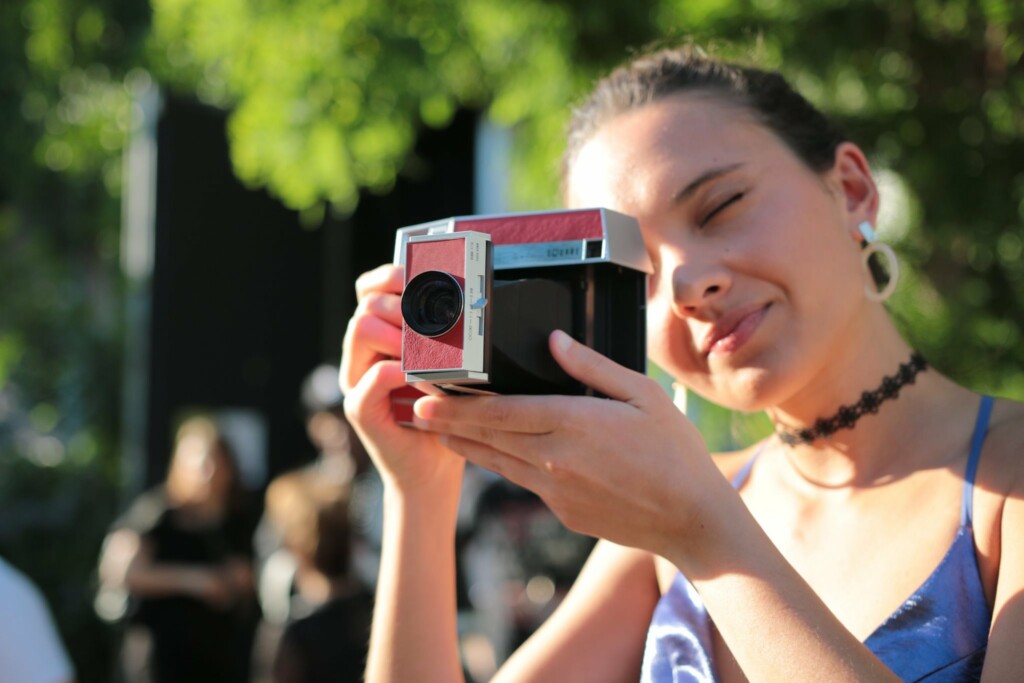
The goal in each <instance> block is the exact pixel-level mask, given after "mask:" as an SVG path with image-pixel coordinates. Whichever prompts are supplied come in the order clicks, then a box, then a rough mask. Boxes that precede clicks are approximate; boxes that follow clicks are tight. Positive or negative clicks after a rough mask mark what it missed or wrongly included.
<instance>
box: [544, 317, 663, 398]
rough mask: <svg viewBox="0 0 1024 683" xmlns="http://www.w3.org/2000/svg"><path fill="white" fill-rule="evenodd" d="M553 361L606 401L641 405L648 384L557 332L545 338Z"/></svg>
mask: <svg viewBox="0 0 1024 683" xmlns="http://www.w3.org/2000/svg"><path fill="white" fill-rule="evenodd" d="M548 346H549V347H550V349H551V355H552V356H554V358H555V361H556V362H557V363H558V364H559V365H560V366H562V369H563V370H565V371H566V372H567V373H568V374H569V375H570V376H572V377H573V378H575V379H577V380H579V381H580V382H583V383H584V384H586V385H587V386H588V387H591V388H592V389H594V390H595V391H599V392H601V393H602V394H604V395H605V396H608V397H609V398H614V399H617V400H619V401H625V402H627V403H634V404H637V403H643V402H644V400H643V399H644V397H646V396H647V393H648V385H649V384H650V380H649V379H648V378H647V377H646V376H645V375H641V374H640V373H639V372H634V371H633V370H630V369H628V368H625V367H623V366H621V365H619V364H618V363H616V362H615V361H613V360H611V359H610V358H608V357H607V356H602V355H601V354H600V353H598V352H597V351H595V350H593V349H592V348H590V347H588V346H586V345H584V344H580V343H579V342H578V341H576V340H575V339H573V338H572V337H570V336H569V335H568V334H566V333H565V332H563V331H561V330H555V331H554V332H552V333H551V336H550V337H548Z"/></svg>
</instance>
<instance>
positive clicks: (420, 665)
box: [366, 479, 462, 683]
mask: <svg viewBox="0 0 1024 683" xmlns="http://www.w3.org/2000/svg"><path fill="white" fill-rule="evenodd" d="M452 484H454V486H455V488H454V490H452ZM458 484H459V480H458V479H454V480H453V481H449V482H447V485H446V482H439V486H436V487H431V488H427V487H422V488H420V489H419V490H416V491H410V492H408V493H402V492H400V491H396V490H394V489H389V490H386V491H385V502H384V543H383V548H382V553H381V567H380V573H379V575H378V579H377V601H376V604H375V606H374V612H373V627H372V632H371V635H370V652H369V656H368V658H367V667H366V680H368V681H423V683H432V682H434V681H437V682H450V681H461V680H462V668H461V666H460V663H459V656H458V640H457V638H458V636H457V629H456V609H457V605H456V597H455V515H456V510H457V502H458V499H459V491H458V488H457V487H458ZM439 502H443V503H444V504H441V505H439V504H438V503H439Z"/></svg>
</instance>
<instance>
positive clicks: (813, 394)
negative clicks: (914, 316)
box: [341, 49, 1024, 681]
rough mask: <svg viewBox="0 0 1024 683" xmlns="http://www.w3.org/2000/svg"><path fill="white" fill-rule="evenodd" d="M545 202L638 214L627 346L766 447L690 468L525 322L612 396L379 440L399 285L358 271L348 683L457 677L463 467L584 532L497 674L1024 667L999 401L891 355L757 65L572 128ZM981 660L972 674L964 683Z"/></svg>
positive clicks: (1016, 411) (730, 675) (654, 79)
mask: <svg viewBox="0 0 1024 683" xmlns="http://www.w3.org/2000/svg"><path fill="white" fill-rule="evenodd" d="M565 200H566V203H567V205H568V206H570V207H590V206H605V207H609V208H612V209H615V210H617V211H620V212H623V213H627V214H630V215H633V216H635V217H636V218H637V219H638V220H639V223H640V227H641V230H642V232H643V235H644V240H645V244H646V246H647V249H648V252H649V254H650V257H651V260H652V262H653V264H654V270H655V272H654V274H653V276H652V277H651V280H650V293H649V305H648V323H649V324H648V338H649V352H650V356H651V358H652V359H653V360H654V361H655V362H657V363H658V365H659V366H661V367H662V368H664V369H665V370H667V371H668V372H669V373H671V374H672V375H673V376H674V377H675V378H676V379H677V380H678V381H679V382H681V383H683V384H684V385H686V386H687V387H688V388H689V389H691V390H693V391H696V392H698V393H699V394H701V395H702V396H705V397H707V398H708V399H710V400H712V401H715V402H717V403H719V404H721V405H724V406H728V407H729V408H732V409H736V410H742V411H756V410H766V411H767V412H768V414H769V416H770V417H771V418H772V420H773V422H774V423H775V426H776V434H775V435H773V436H771V437H769V438H767V439H765V440H764V441H763V442H761V443H759V444H756V445H755V446H753V447H751V448H749V449H747V450H745V451H743V452H740V453H735V454H727V455H722V456H720V457H716V458H712V457H711V456H710V455H709V453H708V452H707V449H706V447H705V446H704V443H703V441H702V439H701V436H700V434H699V433H698V432H697V430H696V429H695V428H694V426H693V425H692V424H691V423H689V422H688V421H687V420H686V418H685V417H684V416H683V415H682V414H680V413H679V411H678V410H676V408H675V407H674V406H673V404H672V402H671V401H670V400H669V398H668V396H666V395H665V392H664V391H663V390H662V389H661V388H660V387H659V386H658V385H656V384H655V383H654V382H653V381H652V380H650V379H648V378H646V377H644V376H642V375H640V374H637V373H634V372H631V371H628V370H625V369H623V368H622V367H619V366H617V365H615V364H614V363H612V362H611V361H609V360H608V359H606V358H603V357H601V356H599V355H598V354H596V353H594V352H593V351H591V350H589V349H587V348H586V347H584V346H582V345H580V344H577V343H576V342H574V341H572V340H571V339H569V338H568V337H567V336H566V335H565V334H563V333H560V332H555V333H554V334H552V335H551V339H550V348H551V353H552V354H553V355H554V357H555V359H556V360H557V361H558V363H559V364H560V365H561V366H562V367H564V368H565V370H566V371H567V372H568V373H569V374H571V375H573V376H575V377H576V378H578V379H580V380H581V381H583V382H584V383H586V384H588V385H590V386H592V387H594V388H595V389H597V390H599V391H600V392H602V393H603V394H605V395H607V396H609V397H611V400H608V399H597V398H588V397H572V398H566V397H544V396H541V397H536V396H533V397H524V396H503V397H473V398H464V397H460V398H434V397H431V398H424V399H421V400H419V401H418V402H417V404H416V407H415V412H416V416H417V422H418V425H419V429H407V428H402V427H398V426H396V425H395V424H394V422H393V421H392V420H391V417H390V410H389V404H388V392H389V391H390V390H391V389H394V388H395V387H398V386H400V385H401V384H402V378H403V375H402V373H401V372H400V369H399V364H398V363H397V362H396V361H395V360H393V359H394V358H396V357H398V356H399V355H400V342H399V327H400V324H401V314H400V311H399V292H400V289H401V283H402V278H401V273H400V272H398V271H397V270H396V269H395V268H393V267H390V266H385V267H382V268H379V269H377V270H374V271H372V272H370V273H367V274H365V275H364V276H362V277H361V278H360V279H359V281H358V282H357V285H356V287H357V290H358V294H359V300H360V304H359V307H358V310H357V312H356V314H355V316H354V318H353V319H352V321H351V323H350V326H349V329H348V333H347V335H346V341H345V353H344V362H343V366H342V373H341V381H342V384H343V386H344V387H345V390H346V393H347V396H348V398H347V399H346V409H347V411H348V412H349V415H350V416H351V419H352V422H353V424H354V425H355V426H356V428H357V430H358V431H359V432H360V435H361V436H362V438H363V441H364V443H366V444H367V445H368V446H369V447H370V451H371V453H372V455H373V457H374V459H375V461H376V463H377V466H378V467H379V468H380V470H381V472H382V474H383V477H384V479H385V481H386V508H385V510H386V521H385V526H386V530H385V534H386V536H385V548H384V561H383V566H382V570H381V576H380V583H379V592H378V598H377V606H376V613H375V623H374V628H373V637H372V642H371V653H370V660H369V668H368V680H372V681H412V680H415V681H455V680H460V679H461V673H460V666H459V660H458V654H457V647H456V640H455V638H456V635H455V634H456V629H455V597H454V566H453V562H454V560H453V529H454V527H455V511H456V502H457V497H458V491H459V481H460V477H461V473H462V467H463V462H464V461H465V460H470V461H472V462H474V463H477V464H479V465H482V466H483V467H486V468H489V469H491V470H494V471H496V472H498V473H500V474H502V475H504V476H506V477H507V478H509V479H510V480H512V481H514V482H516V483H518V484H521V485H523V486H525V487H527V488H529V489H532V490H533V491H535V492H537V493H538V494H539V495H540V496H541V497H543V499H544V500H545V501H546V502H547V503H548V505H549V506H550V507H551V508H552V509H553V510H554V511H555V513H556V514H557V515H558V516H559V517H560V518H561V519H562V521H563V522H564V523H565V524H566V525H567V526H569V527H570V528H573V529H575V530H577V531H580V532H583V533H586V534H591V535H594V536H597V537H600V538H601V539H604V540H602V541H601V542H600V543H599V544H598V546H597V548H596V549H595V551H594V554H593V555H592V557H591V559H590V560H589V561H588V563H587V565H586V566H585V567H584V569H583V571H582V572H581V574H580V577H579V579H578V580H577V583H576V585H575V586H574V588H573V590H572V592H571V593H570V594H569V596H568V597H567V598H566V600H565V601H564V602H563V604H562V606H561V607H560V608H559V610H558V611H557V612H556V613H555V615H553V616H552V617H551V619H550V620H549V621H548V622H547V623H546V624H545V625H544V626H543V627H542V628H541V630H540V631H538V632H537V634H535V636H534V637H533V638H532V639H531V640H530V641H528V642H527V643H526V644H525V645H524V646H523V647H522V648H521V649H520V650H519V651H518V652H517V653H516V654H515V655H514V656H513V657H512V658H511V659H510V660H509V661H508V662H507V663H506V665H505V667H504V668H503V669H502V670H501V672H500V673H499V674H498V676H497V678H496V679H495V680H501V681H630V680H637V678H638V676H639V677H641V678H642V680H649V681H705V680H719V681H742V680H753V681H897V680H930V681H940V680H941V681H950V680H955V681H960V680H977V679H978V678H979V677H981V678H983V679H984V680H985V681H1002V680H1011V679H1013V678H1014V677H1015V676H1019V675H1020V672H1022V671H1024V647H1022V645H1024V457H1022V454H1024V411H1022V409H1021V406H1020V405H1017V404H1013V403H1010V402H1008V401H1003V400H999V401H994V402H993V401H991V400H990V399H988V398H982V397H979V396H978V395H976V394H974V393H972V392H970V391H968V390H967V389H964V388H962V387H959V386H957V385H956V384H954V383H953V382H951V381H950V380H948V379H946V378H945V377H943V376H942V375H941V374H939V373H938V372H937V371H936V370H934V369H932V368H929V367H927V364H926V363H925V362H924V360H923V359H922V358H920V356H919V355H918V354H916V353H914V352H913V350H912V349H911V348H910V347H909V346H908V345H907V343H906V342H905V341H904V340H903V339H901V338H900V336H899V334H898V333H897V332H896V330H895V328H894V326H893V324H892V322H891V321H890V319H889V317H888V315H887V314H886V311H885V309H884V308H883V306H882V305H881V304H880V302H879V299H880V298H881V296H880V295H881V292H880V291H879V285H878V284H877V283H876V282H875V280H874V278H873V277H871V275H870V272H869V269H868V268H866V267H865V263H866V262H867V260H866V259H865V258H864V254H865V244H867V247H866V249H867V250H868V252H869V253H870V252H871V251H876V250H878V249H879V245H878V243H876V242H874V241H873V240H874V234H873V231H872V226H873V224H874V222H875V218H876V216H877V213H878V204H879V198H878V191H877V189H876V186H875V183H874V181H873V180H872V177H871V173H870V170H869V168H868V163H867V161H866V159H865V156H864V154H863V152H862V151H861V150H860V149H859V148H858V147H857V146H856V145H854V144H852V143H851V142H849V141H847V140H845V139H844V138H843V137H842V135H841V134H840V133H839V132H838V131H837V130H836V129H835V128H834V127H833V126H832V125H831V124H830V123H829V122H828V121H827V120H826V119H825V118H824V117H823V116H822V115H821V114H820V113H818V112H817V111H816V110H814V109H813V108H812V107H811V106H810V105H809V104H808V103H807V102H806V101H804V100H803V99H802V98H801V97H800V96H799V95H797V94H796V93H794V92H793V91H792V90H791V89H790V88H789V86H788V85H787V84H786V83H785V82H784V81H783V80H782V78H781V77H780V76H778V75H777V74H774V73H765V72H761V71H757V70H753V69H748V68H741V67H738V66H733V65H729V64H724V63H721V62H717V61H714V60H711V59H709V58H706V57H704V56H702V55H701V54H700V53H698V52H696V51H693V50H688V49H683V50H674V51H664V52H660V53H656V54H654V55H649V56H645V57H641V58H639V59H638V60H636V61H634V62H633V63H632V64H630V65H628V66H626V67H623V68H622V69H620V70H618V71H616V72H615V73H613V74H612V75H611V76H610V77H609V78H607V79H606V80H605V81H603V82H602V83H600V84H599V85H598V87H597V89H596V90H595V92H594V94H593V95H592V96H591V98H590V99H589V100H588V101H587V102H586V103H585V104H584V105H583V106H582V107H581V109H580V110H579V111H577V112H576V115H575V118H574V119H573V122H572V124H571V127H570V135H569V147H568V151H567V154H566V163H565ZM982 668H984V672H983V673H982Z"/></svg>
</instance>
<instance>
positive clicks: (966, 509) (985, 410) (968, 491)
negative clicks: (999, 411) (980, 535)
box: [960, 396, 992, 526]
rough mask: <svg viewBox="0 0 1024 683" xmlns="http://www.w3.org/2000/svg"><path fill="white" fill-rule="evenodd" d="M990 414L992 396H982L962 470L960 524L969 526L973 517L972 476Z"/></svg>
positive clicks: (974, 473)
mask: <svg viewBox="0 0 1024 683" xmlns="http://www.w3.org/2000/svg"><path fill="white" fill-rule="evenodd" d="M991 415H992V397H991V396H982V397H981V405H979V406H978V418H977V420H976V421H975V423H974V435H973V436H972V437H971V454H970V456H968V458H967V470H966V471H965V472H964V492H963V499H962V500H961V502H960V526H971V523H972V521H973V519H974V477H975V475H976V474H977V473H978V460H980V459H981V446H982V444H984V443H985V435H986V434H987V433H988V421H989V417H991Z"/></svg>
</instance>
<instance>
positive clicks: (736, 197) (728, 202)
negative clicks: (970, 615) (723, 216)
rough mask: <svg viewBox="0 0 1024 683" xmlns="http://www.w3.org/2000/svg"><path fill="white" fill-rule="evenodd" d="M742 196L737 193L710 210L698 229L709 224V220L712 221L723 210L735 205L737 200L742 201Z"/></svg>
mask: <svg viewBox="0 0 1024 683" xmlns="http://www.w3.org/2000/svg"><path fill="white" fill-rule="evenodd" d="M743 195H744V193H743V192H738V193H736V194H734V195H733V196H731V197H729V198H728V199H726V200H725V201H724V202H722V203H721V204H719V205H718V206H716V207H715V208H714V209H712V210H711V212H710V213H709V214H707V215H706V216H704V219H703V220H702V221H701V222H700V227H702V228H703V227H704V226H705V225H707V224H708V223H710V222H711V219H713V218H714V217H715V216H717V215H718V214H719V213H721V212H722V211H724V210H725V209H727V208H729V207H730V206H732V205H733V204H735V203H736V202H738V201H739V200H741V199H743Z"/></svg>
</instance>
